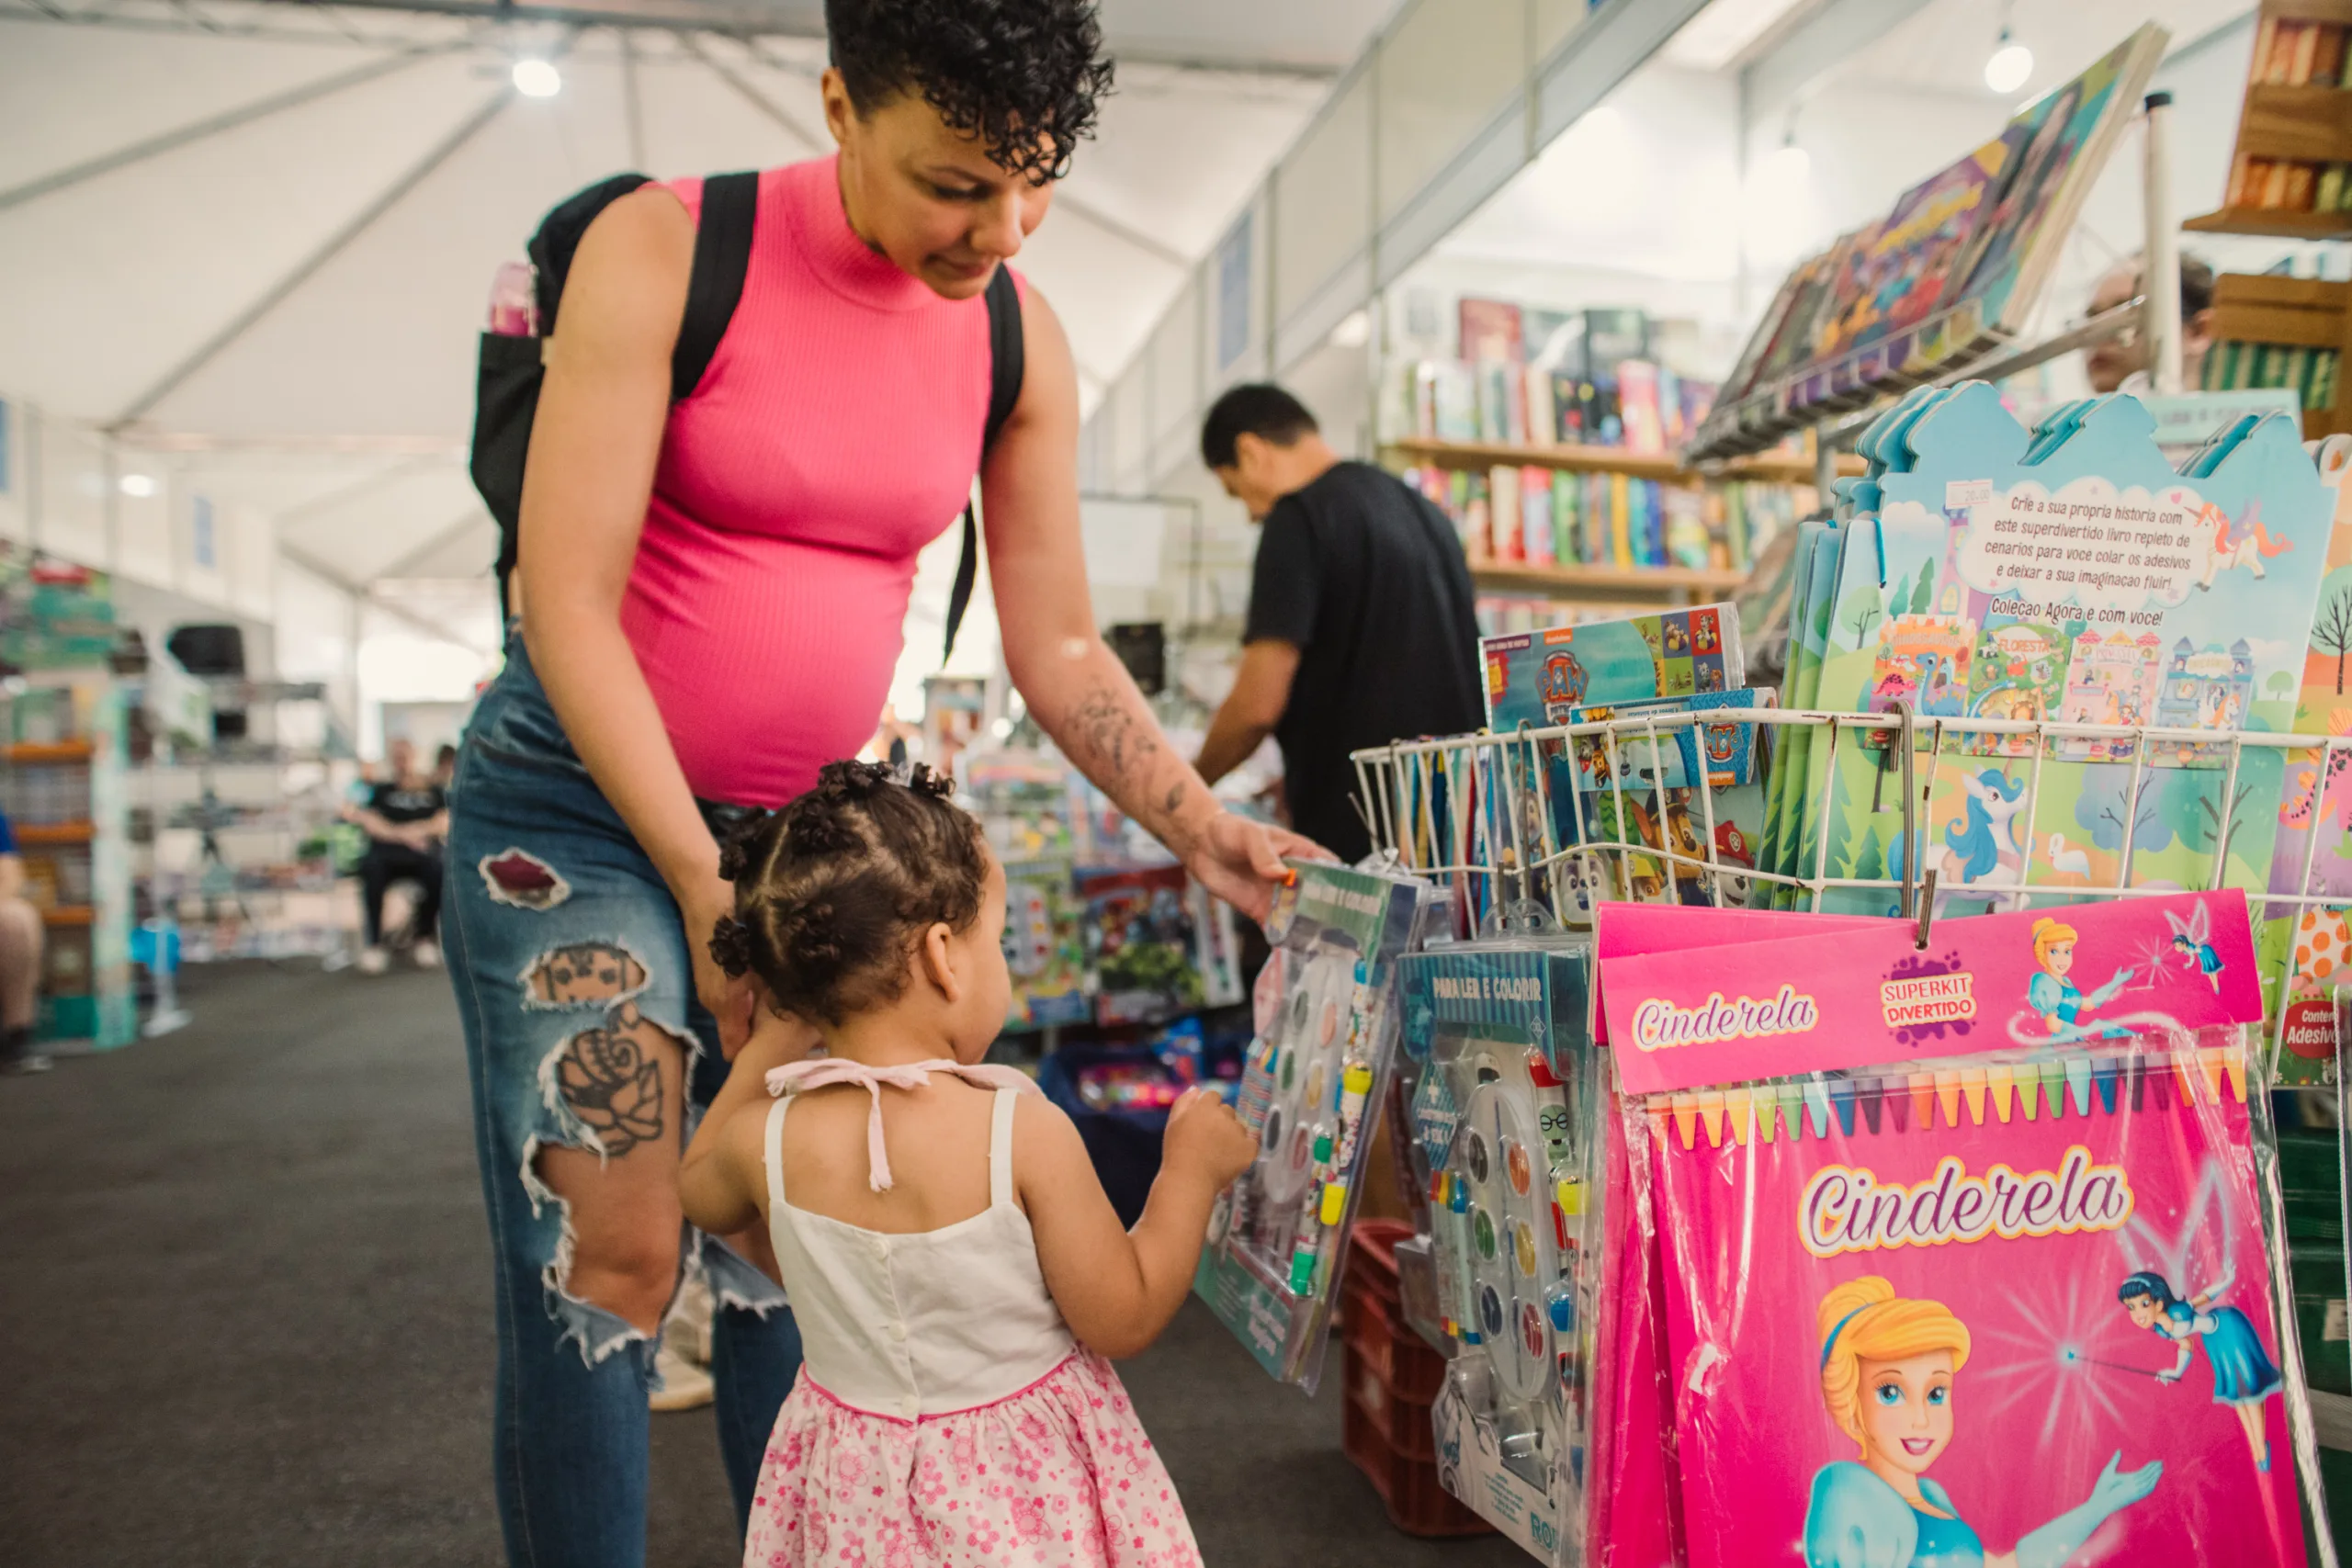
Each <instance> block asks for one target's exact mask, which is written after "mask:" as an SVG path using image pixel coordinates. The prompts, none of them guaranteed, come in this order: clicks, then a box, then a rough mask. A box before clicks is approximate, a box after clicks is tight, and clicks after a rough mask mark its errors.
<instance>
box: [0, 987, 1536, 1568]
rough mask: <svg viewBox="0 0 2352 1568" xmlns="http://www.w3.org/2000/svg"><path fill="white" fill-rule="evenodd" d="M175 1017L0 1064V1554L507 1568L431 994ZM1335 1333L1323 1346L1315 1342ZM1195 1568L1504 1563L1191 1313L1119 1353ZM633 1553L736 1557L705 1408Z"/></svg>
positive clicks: (323, 997) (441, 1041)
mask: <svg viewBox="0 0 2352 1568" xmlns="http://www.w3.org/2000/svg"><path fill="white" fill-rule="evenodd" d="M187 992H188V999H189V1002H190V1005H191V1006H192V1007H193V1008H194V1009H195V1011H196V1014H197V1022H196V1024H195V1025H194V1026H193V1027H191V1028H189V1029H188V1030H187V1031H185V1032H182V1033H179V1034H176V1035H174V1036H171V1037H170V1038H167V1039H164V1040H160V1041H154V1042H149V1043H141V1044H138V1045H134V1046H131V1047H130V1048H129V1049H126V1050H123V1051H119V1052H115V1053H111V1054H109V1055H103V1056H95V1057H85V1058H78V1059H70V1060H67V1061H64V1062H62V1063H61V1064H60V1065H59V1066H58V1069H57V1071H55V1072H53V1073H51V1074H49V1075H48V1076H46V1077H32V1078H6V1079H0V1325H6V1335H7V1342H8V1347H9V1350H10V1354H9V1356H8V1371H7V1373H6V1391H5V1393H0V1561H4V1562H7V1563H9V1564H11V1565H12V1568H93V1565H112V1564H118V1563H119V1564H131V1563H140V1564H145V1563H162V1562H169V1563H174V1564H179V1565H184V1568H200V1565H207V1564H214V1563H221V1564H229V1563H234V1564H239V1565H250V1568H280V1565H282V1568H322V1565H329V1564H332V1565H335V1568H362V1565H373V1564H379V1563H380V1564H400V1565H402V1568H420V1565H423V1564H429V1563H462V1564H482V1565H485V1568H494V1565H495V1564H496V1563H497V1562H498V1561H499V1547H498V1524H497V1518H496V1515H495V1511H494V1508H493V1506H492V1500H491V1492H490V1479H489V1466H488V1455H489V1442H490V1439H489V1420H490V1392H489V1390H490V1373H491V1367H492V1359H493V1356H494V1342H493V1339H492V1330H491V1316H490V1269H489V1258H488V1240H487V1235H486V1232H485V1230H484V1226H483V1223H482V1217H481V1189H480V1186H479V1184H478V1180H477V1178H476V1176H475V1171H474V1156H473V1142H472V1133H471V1127H470V1122H469V1113H468V1110H467V1102H466V1085H465V1076H464V1048H463V1046H462V1044H461V1043H460V1042H459V1039H458V1025H457V1017H456V1013H455V1010H454V1009H453V1007H452V1005H451V1002H450V998H449V992H448V987H447V982H446V981H445V980H444V979H443V978H442V977H441V976H438V975H422V974H401V975H395V976H389V977H386V978H384V979H380V980H372V981H371V980H363V979H360V978H358V977H356V976H352V975H349V974H344V975H336V976H327V975H321V974H319V973H317V972H316V971H315V970H314V969H313V968H311V967H310V966H308V965H300V966H289V967H288V968H286V969H284V970H272V969H268V968H265V967H261V966H234V967H228V968H220V969H212V970H199V971H196V972H194V973H192V974H191V975H190V976H188V984H187ZM1336 1354H1337V1353H1336V1351H1335V1352H1334V1356H1335V1358H1336ZM1121 1371H1122V1374H1123V1375H1124V1376H1125V1379H1126V1381H1127V1384H1128V1387H1129V1388H1130V1389H1131V1391H1132V1392H1133V1393H1134V1395H1135V1399H1136V1404H1137V1405H1138V1407H1139V1408H1140V1409H1141V1412H1142V1415H1143V1417H1144V1422H1145V1425H1146V1427H1148V1429H1149V1430H1150V1432H1151V1434H1152V1436H1153V1438H1154V1439H1155V1440H1156V1441H1157V1442H1158V1443H1159V1447H1160V1449H1161V1450H1162V1452H1163V1453H1164V1454H1165V1456H1166V1458H1167V1461H1168V1467H1169V1470H1170V1472H1172V1473H1173V1475H1174V1476H1175V1479H1176V1483H1177V1485H1178V1487H1179V1489H1180V1490H1181V1492H1182V1495H1183V1497H1184V1501H1185V1504H1186V1506H1187V1508H1188V1510H1189V1511H1190V1513H1191V1516H1192V1518H1193V1527H1194V1529H1195V1531H1196V1532H1197V1534H1198V1536H1199V1538H1200V1542H1201V1546H1202V1549H1203V1552H1204V1555H1205V1557H1206V1558H1207V1560H1208V1562H1210V1563H1211V1564H1213V1565H1216V1568H1227V1565H1233V1568H1240V1565H1250V1568H1255V1565H1258V1564H1269V1565H1272V1564H1280V1565H1284V1568H1291V1565H1295V1568H1323V1565H1325V1564H1330V1565H1334V1568H1336V1565H1339V1564H1346V1565H1348V1568H1373V1565H1385V1564H1396V1565H1397V1568H1419V1565H1424V1564H1442V1565H1446V1568H1501V1565H1505V1564H1511V1563H1523V1562H1528V1561H1529V1559H1527V1558H1524V1557H1522V1556H1521V1555H1520V1554H1519V1553H1517V1552H1516V1551H1513V1550H1512V1549H1511V1548H1510V1547H1508V1546H1506V1545H1504V1544H1503V1543H1502V1542H1501V1541H1500V1540H1498V1539H1495V1538H1492V1537H1488V1538H1485V1539H1480V1540H1455V1541H1420V1540H1410V1539H1408V1538H1407V1537H1405V1536H1403V1535H1400V1534H1399V1533H1397V1530H1396V1529H1394V1528H1393V1527H1392V1526H1391V1525H1390V1524H1389V1522H1388V1520H1387V1518H1386V1517H1385V1515H1384V1514H1383V1513H1382V1511H1381V1507H1380V1504H1379V1501H1378V1499H1377V1497H1376V1496H1375V1495H1374V1493H1373V1491H1372V1489H1371V1487H1370V1485H1369V1484H1368V1483H1366V1482H1365V1481H1364V1479H1363V1477H1362V1476H1361V1475H1359V1474H1358V1473H1357V1472H1355V1470H1354V1469H1353V1468H1352V1467H1351V1466H1350V1465H1349V1463H1348V1462H1347V1461H1346V1460H1345V1459H1344V1458H1343V1457H1341V1455H1340V1394H1339V1387H1338V1384H1339V1377H1338V1375H1337V1373H1338V1368H1337V1363H1336V1359H1335V1361H1334V1363H1333V1367H1332V1375H1331V1376H1330V1378H1329V1382H1328V1385H1327V1386H1326V1387H1325V1389H1324V1390H1323V1392H1322V1393H1321V1394H1320V1395H1319V1396H1318V1397H1317V1398H1316V1399H1313V1400H1308V1399H1306V1398H1303V1397H1301V1396H1300V1395H1299V1394H1298V1393H1297V1392H1296V1391H1295V1390H1293V1389H1287V1388H1280V1387H1277V1386H1275V1385H1274V1384H1273V1383H1272V1382H1269V1381H1268V1380H1267V1379H1266V1378H1265V1377H1264V1376H1263V1374H1261V1372H1260V1371H1258V1370H1257V1368H1256V1366H1255V1365H1254V1364H1253V1363H1252V1362H1251V1361H1250V1359H1249V1358H1248V1356H1247V1355H1246V1354H1245V1353H1244V1352H1243V1351H1242V1350H1241V1348H1240V1347H1239V1346H1238V1345H1237V1344H1235V1343H1234V1342H1233V1340H1232V1339H1231V1338H1230V1337H1227V1334H1226V1332H1225V1330H1224V1329H1223V1328H1222V1327H1221V1326H1219V1325H1217V1324H1216V1322H1215V1320H1213V1319H1211V1318H1209V1317H1208V1316H1207V1315H1206V1314H1204V1312H1202V1311H1201V1310H1200V1309H1199V1307H1198V1304H1197V1303H1193V1304H1191V1305H1188V1306H1187V1307H1186V1309H1185V1310H1184V1312H1183V1313H1182V1314H1181V1315H1180V1316H1179V1317H1178V1318H1177V1320H1176V1323H1175V1325H1173V1326H1172V1327H1171V1328H1170V1330H1169V1332H1168V1334H1167V1335H1166V1336H1165V1337H1163V1338H1162V1339H1161V1341H1160V1342H1159V1345H1157V1346H1155V1347H1154V1348H1152V1349H1151V1350H1150V1351H1149V1352H1148V1353H1147V1354H1145V1355H1143V1356H1141V1357H1138V1358H1136V1359H1134V1360H1132V1361H1129V1362H1126V1363H1125V1364H1124V1365H1123V1367H1122V1368H1121ZM649 1530H650V1541H649V1543H648V1557H647V1560H648V1562H650V1563H652V1564H654V1565H656V1568H727V1565H729V1564H731V1563H733V1562H737V1561H738V1560H739V1559H738V1556H737V1550H736V1544H735V1541H734V1537H733V1522H732V1518H731V1515H730V1510H729V1506H728V1503H727V1495H726V1483H725V1481H724V1479H723V1478H722V1476H721V1474H720V1472H719V1467H718V1438H717V1435H716V1430H715V1428H714V1427H713V1425H712V1422H711V1419H710V1416H709V1413H708V1412H707V1410H706V1411H695V1412H689V1413H685V1414H682V1415H675V1416H656V1417H655V1418H654V1423H653V1490H652V1506H651V1517H650V1527H649Z"/></svg>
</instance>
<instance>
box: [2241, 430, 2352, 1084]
mask: <svg viewBox="0 0 2352 1568" xmlns="http://www.w3.org/2000/svg"><path fill="white" fill-rule="evenodd" d="M2311 450H2312V456H2313V457H2315V458H2316V460H2317V462H2318V466H2319V475H2320V480H2321V482H2322V483H2323V484H2324V486H2326V488H2327V491H2328V494H2329V495H2330V497H2331V498H2332V501H2333V505H2334V513H2333V517H2334V523H2333V526H2332V527H2331V529H2330V532H2329V536H2328V547H2327V558H2326V560H2325V562H2324V567H2323V575H2322V576H2321V578H2320V584H2319V600H2318V604H2317V606H2316V607H2315V609H2314V610H2313V612H2312V631H2311V640H2310V642H2309V643H2308V644H2307V646H2306V648H2305V650H2304V655H2303V664H2302V670H2301V687H2300V690H2299V691H2298V693H2297V698H2296V705H2295V725H2294V728H2295V733H2297V734H2299V735H2315V736H2325V737H2329V738H2345V739H2352V486H2347V485H2346V483H2345V479H2346V476H2347V475H2352V436H2342V435H2331V436H2329V437H2328V438H2327V439H2326V440H2324V441H2320V442H2314V443H2312V447H2311ZM2286 765H2287V781H2286V787H2285V789H2284V790H2283V792H2282V793H2281V794H2280V795H2279V798H2278V849H2277V852H2276V853H2275V854H2274V855H2273V857H2272V860H2271V864H2270V886H2269V890H2270V891H2271V892H2272V893H2276V894H2283V895H2288V896H2291V897H2318V898H2335V899H2341V900H2344V901H2345V902H2347V903H2352V746H2347V747H2346V748H2343V749H2340V750H2339V749H2332V748H2314V749H2313V750H2308V751H2290V752H2289V753H2287V758H2286ZM2262 913H2263V915H2264V917H2265V919H2264V927H2263V937H2264V943H2263V953H2264V957H2265V959H2266V961H2267V968H2266V972H2267V973H2276V974H2277V975H2278V987H2277V988H2276V990H2275V991H2274V994H2273V995H2272V996H2271V997H2270V998H2268V999H2269V1002H2270V1005H2271V1008H2272V1021H2273V1026H2274V1033H2275V1035H2276V1037H2277V1039H2278V1045H2279V1047H2280V1048H2279V1050H2278V1060H2277V1068H2278V1077H2279V1079H2280V1081H2281V1082H2284V1083H2294V1084H2311V1083H2321V1082H2325V1081H2327V1080H2329V1079H2330V1078H2332V1077H2333V1076H2334V1068H2335V987H2338V986H2340V985H2345V984H2347V983H2352V973H2347V972H2346V968H2345V965H2346V964H2347V963H2352V925H2348V924H2347V922H2346V919H2345V916H2344V913H2343V911H2341V910H2338V909H2329V908H2318V907H2307V906H2300V905H2294V904H2287V903H2272V904H2267V905H2265V906H2264V908H2263V911H2262ZM2280 1010H2283V1011H2284V1014H2285V1016H2284V1018H2283V1019H2281V1018H2279V1017H2278V1013H2279V1012H2280Z"/></svg>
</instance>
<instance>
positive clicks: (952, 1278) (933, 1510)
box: [743, 1061, 1200, 1568]
mask: <svg viewBox="0 0 2352 1568" xmlns="http://www.w3.org/2000/svg"><path fill="white" fill-rule="evenodd" d="M805 1066H807V1067H809V1068H811V1069H814V1068H816V1067H818V1066H819V1064H815V1063H810V1064H806V1065H805ZM822 1066H823V1068H824V1072H823V1078H824V1079H825V1080H826V1081H832V1082H844V1081H847V1082H859V1083H862V1084H863V1085H864V1086H865V1088H866V1089H868V1091H869V1092H871V1093H873V1094H874V1095H875V1097H876V1102H875V1108H874V1121H873V1125H872V1144H871V1146H872V1148H873V1151H874V1153H875V1154H876V1156H879V1154H880V1139H881V1134H880V1127H881V1122H880V1117H881V1103H880V1085H881V1083H882V1082H886V1081H890V1082H897V1083H899V1084H902V1085H903V1084H906V1083H908V1082H909V1076H908V1070H907V1069H903V1068H900V1069H886V1072H887V1074H888V1076H887V1077H885V1076H883V1075H879V1074H872V1073H869V1072H866V1071H865V1070H862V1069H854V1064H849V1063H845V1062H839V1061H833V1062H827V1063H824V1064H822ZM844 1069H854V1070H849V1071H844ZM922 1070H929V1071H940V1072H952V1073H956V1075H957V1076H959V1077H967V1078H974V1079H980V1080H982V1081H985V1082H1001V1079H1000V1077H998V1076H997V1075H998V1074H1000V1073H1003V1072H1006V1071H1008V1069H987V1068H978V1069H975V1068H967V1067H965V1066H963V1064H960V1063H953V1062H946V1061H937V1062H926V1063H923V1064H922V1068H921V1069H918V1070H917V1071H916V1072H915V1074H914V1075H913V1077H914V1081H921V1072H922ZM809 1077H810V1074H809V1073H808V1072H795V1071H794V1070H793V1069H784V1070H782V1071H779V1072H778V1073H776V1074H774V1075H772V1076H771V1078H770V1082H771V1084H772V1085H779V1086H780V1087H781V1088H782V1089H783V1090H784V1093H783V1098H780V1099H778V1100H776V1102H775V1104H774V1105H772V1106H771V1107H769V1110H768V1118H767V1139H766V1165H767V1183H768V1229H769V1233H770V1235H772V1236H773V1237H774V1239H775V1256H776V1262H777V1264H778V1266H779V1268H780V1269H781V1271H782V1273H783V1275H784V1283H785V1289H786V1292H788V1294H789V1295H790V1297H791V1301H792V1311H793V1314H794V1315H795V1316H796V1317H797V1319H798V1321H799V1325H800V1338H801V1344H802V1347H803V1348H804V1351H805V1354H806V1357H807V1359H806V1360H805V1362H804V1363H803V1365H802V1367H801V1369H800V1376H799V1380H798V1382H796V1383H795V1384H794V1385H793V1390H792V1393H791V1395H790V1397H788V1398H787V1399H786V1401H785V1402H784V1408H783V1409H782V1410H781V1411H779V1412H778V1413H777V1415H776V1423H775V1435H774V1436H773V1437H772V1438H770V1439H769V1443H768V1450H767V1457H766V1459H765V1461H763V1463H762V1465H761V1467H760V1482H759V1487H758V1490H757V1492H756V1493H755V1494H754V1495H753V1497H752V1519H751V1529H750V1533H749V1535H748V1537H747V1538H746V1540H745V1544H744V1552H743V1561H744V1563H745V1565H746V1568H803V1565H806V1568H818V1565H820V1564H822V1565H823V1568H980V1565H982V1564H988V1565H990V1568H995V1565H1004V1568H1062V1565H1065V1564H1068V1565H1073V1568H1076V1565H1084V1568H1095V1565H1097V1564H1102V1565H1114V1568H1180V1565H1181V1568H1196V1565H1197V1564H1198V1563H1199V1562H1200V1553H1199V1551H1198V1549H1197V1548H1196V1547H1195V1546H1194V1545H1193V1532H1192V1529H1191V1527H1190V1526H1189V1525H1188V1524H1187V1523H1186V1522H1185V1519H1184V1510H1183V1506H1182V1504H1181V1503H1179V1502H1178V1501H1177V1497H1176V1488H1175V1486H1174V1485H1173V1484H1172V1483H1170V1481H1169V1479H1168V1472H1167V1470H1166V1468H1165V1467H1164V1466H1162V1465H1161V1463H1160V1461H1159V1454H1158V1453H1157V1452H1155V1451H1154V1450H1153V1449H1152V1446H1151V1439H1150V1438H1148V1437H1146V1436H1145V1435H1144V1430H1143V1425H1142V1423H1141V1422H1140V1421H1139V1420H1137V1419H1136V1413H1135V1410H1134V1407H1133V1406H1132V1405H1130V1404H1128V1402H1127V1394H1126V1390H1125V1388H1123V1387H1122V1386H1121V1385H1120V1382H1119V1378H1118V1374H1117V1373H1116V1372H1114V1371H1112V1370H1111V1365H1110V1363H1109V1362H1108V1361H1106V1360H1104V1359H1103V1358H1102V1357H1100V1356H1098V1355H1095V1354H1094V1353H1093V1352H1092V1351H1091V1350H1088V1349H1086V1348H1083V1347H1081V1346H1080V1345H1079V1344H1078V1343H1077V1341H1076V1340H1075V1339H1074V1338H1072V1337H1071V1335H1070V1331H1069V1325H1067V1324H1065V1323H1063V1322H1062V1318H1061V1314H1060V1312H1059V1311H1058V1310H1057V1309H1056V1307H1055V1306H1054V1303H1053V1298H1052V1297H1051V1296H1050V1295H1049V1294H1047V1292H1046V1280H1045V1275H1044V1274H1043V1272H1042V1271H1041V1270H1040V1269H1039V1267H1038V1263H1037V1246H1036V1238H1035V1235H1033V1234H1032V1233H1031V1231H1030V1229H1029V1218H1028V1216H1027V1215H1026V1214H1024V1213H1022V1210H1021V1207H1020V1205H1019V1204H1018V1203H1016V1202H1015V1201H1013V1189H1012V1114H1013V1102H1014V1099H1015V1096H1016V1094H1018V1093H1019V1092H1020V1091H1019V1090H1017V1089H1012V1088H1009V1087H1002V1088H999V1089H997V1091H996V1103H995V1106H994V1109H993V1113H992V1118H991V1123H990V1129H989V1206H988V1207H987V1208H986V1209H984V1210H982V1211H981V1212H980V1213H978V1214H975V1215H973V1216H972V1217H971V1218H970V1219H967V1220H963V1221H959V1222H958V1223H956V1224H952V1225H946V1226H943V1227H942V1228H940V1229H938V1230H933V1231H922V1232H919V1233H916V1234H914V1235H887V1234H884V1233H882V1232H878V1231H870V1230H865V1229H863V1228H861V1227H860V1226H857V1225H852V1224H844V1223H842V1221H839V1220H834V1219H829V1218H827V1217H826V1216H824V1215H822V1214H817V1213H809V1212H808V1211H806V1210H801V1209H796V1208H794V1207H793V1206H792V1205H791V1204H790V1203H789V1202H788V1201H786V1193H785V1190H784V1167H783V1162H782V1159H781V1157H780V1156H781V1154H782V1149H783V1138H784V1122H785V1114H786V1111H787V1110H788V1109H789V1107H790V1105H791V1103H792V1100H791V1095H792V1092H793V1090H794V1089H797V1088H801V1087H812V1086H810V1085H809V1082H808V1079H809ZM874 1175H875V1179H876V1182H877V1184H880V1185H885V1186H887V1185H888V1162H887V1158H876V1161H875V1172H874Z"/></svg>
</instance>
